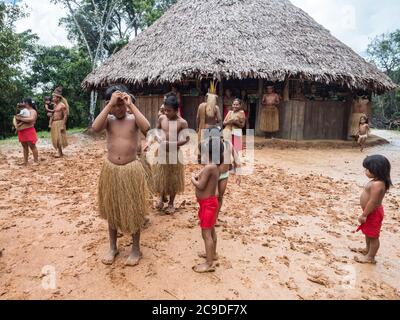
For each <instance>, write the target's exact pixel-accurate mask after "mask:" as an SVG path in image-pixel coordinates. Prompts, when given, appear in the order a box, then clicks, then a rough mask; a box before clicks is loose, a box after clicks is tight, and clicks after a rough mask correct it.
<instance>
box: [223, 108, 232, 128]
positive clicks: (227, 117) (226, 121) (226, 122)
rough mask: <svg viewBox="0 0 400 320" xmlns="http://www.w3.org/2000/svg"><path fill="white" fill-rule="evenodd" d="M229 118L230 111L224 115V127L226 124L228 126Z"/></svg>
mask: <svg viewBox="0 0 400 320" xmlns="http://www.w3.org/2000/svg"><path fill="white" fill-rule="evenodd" d="M230 116H231V111H229V112H228V114H227V115H226V117H225V119H224V123H223V124H224V126H227V125H228V124H230V123H231V122H230V121H228V119H229V118H230Z"/></svg>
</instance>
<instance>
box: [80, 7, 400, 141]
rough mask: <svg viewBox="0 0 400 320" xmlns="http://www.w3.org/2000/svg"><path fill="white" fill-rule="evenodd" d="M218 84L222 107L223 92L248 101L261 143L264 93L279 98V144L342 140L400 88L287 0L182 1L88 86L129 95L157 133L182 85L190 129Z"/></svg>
mask: <svg viewBox="0 0 400 320" xmlns="http://www.w3.org/2000/svg"><path fill="white" fill-rule="evenodd" d="M212 79H217V80H218V81H219V85H218V87H219V89H218V90H219V95H220V97H219V98H220V103H219V104H220V106H221V107H222V104H223V102H222V97H223V94H224V91H225V90H226V89H231V91H232V92H233V94H234V96H238V97H243V96H245V98H246V103H247V105H248V107H249V110H248V117H249V128H251V129H255V130H256V133H257V134H263V133H262V132H261V131H260V130H259V128H260V126H259V118H260V117H259V115H260V110H261V100H262V96H263V94H264V89H265V87H266V85H267V84H273V85H274V86H275V90H276V92H278V93H279V94H280V95H281V96H282V97H283V99H282V102H281V104H280V106H279V110H280V111H279V112H280V131H279V133H278V137H281V138H284V139H294V140H311V139H346V138H347V135H348V126H349V121H350V118H351V113H352V112H353V110H352V108H353V107H354V104H355V102H354V101H355V100H356V98H357V97H358V96H367V97H371V95H372V94H383V93H385V92H387V91H389V90H392V89H394V88H395V87H396V86H395V84H394V83H393V82H392V81H391V80H390V79H389V77H387V76H386V75H385V74H384V73H382V72H381V71H379V70H378V69H377V68H376V67H375V66H373V65H371V64H369V63H367V62H366V61H365V60H364V59H363V58H362V57H360V56H359V55H358V54H356V53H355V52H354V51H353V50H352V49H350V48H349V47H348V46H346V45H345V44H343V43H342V42H340V41H339V40H337V39H336V38H335V37H333V36H332V35H331V33H330V32H329V31H328V30H326V29H325V28H324V27H323V26H321V25H319V24H318V23H317V22H315V21H314V20H313V19H312V18H311V17H310V16H309V15H308V14H307V13H305V12H304V11H302V10H301V9H299V8H297V7H295V6H294V5H292V4H291V3H290V2H289V1H288V0H245V1H244V0H218V1H216V0H180V1H178V2H177V4H175V5H174V6H172V7H171V8H170V9H169V10H168V11H167V12H166V13H165V14H164V15H163V16H162V17H161V18H160V19H159V20H158V21H156V22H155V23H154V24H153V25H152V26H151V27H150V28H148V29H147V30H145V31H144V32H143V33H141V34H140V35H139V36H138V37H136V38H135V39H134V40H133V41H131V42H130V43H129V44H128V45H126V46H125V47H124V48H123V49H122V50H121V51H119V52H117V53H116V54H114V55H113V56H111V57H110V58H109V59H108V60H107V61H106V62H105V63H104V64H103V65H102V66H100V67H99V68H98V69H96V70H95V71H94V72H92V73H91V74H89V75H88V76H87V78H86V79H85V80H84V81H83V84H82V86H83V87H84V88H85V89H88V90H89V89H93V88H95V89H99V90H101V89H102V88H104V87H106V86H108V85H110V84H113V83H124V84H126V85H128V86H130V88H131V89H132V91H133V92H134V93H135V95H136V96H137V97H138V105H139V107H140V109H141V110H142V111H143V112H144V114H145V115H146V117H147V118H148V119H149V120H150V122H151V123H152V125H153V126H154V125H155V123H156V120H157V112H158V108H159V107H160V105H161V104H162V102H163V95H164V94H165V93H166V92H168V91H170V89H171V85H172V84H176V85H177V86H178V88H179V91H180V92H181V94H182V96H183V117H184V118H186V119H187V120H188V122H189V125H190V126H191V127H192V128H194V127H195V116H196V113H197V108H198V106H199V104H200V103H202V102H203V101H204V99H205V97H204V96H205V94H206V92H207V89H208V85H209V82H210V80H212ZM354 112H355V111H354Z"/></svg>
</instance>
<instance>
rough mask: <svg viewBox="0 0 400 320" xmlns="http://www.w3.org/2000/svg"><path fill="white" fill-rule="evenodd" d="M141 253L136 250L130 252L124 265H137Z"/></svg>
mask: <svg viewBox="0 0 400 320" xmlns="http://www.w3.org/2000/svg"><path fill="white" fill-rule="evenodd" d="M142 256H143V255H142V253H141V252H139V254H138V253H137V252H132V253H131V254H130V255H129V257H128V259H127V260H126V262H125V265H126V266H127V267H134V266H137V265H138V264H139V261H140V259H141V258H142Z"/></svg>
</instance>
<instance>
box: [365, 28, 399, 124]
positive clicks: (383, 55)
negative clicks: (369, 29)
mask: <svg viewBox="0 0 400 320" xmlns="http://www.w3.org/2000/svg"><path fill="white" fill-rule="evenodd" d="M367 53H368V56H369V58H370V60H371V62H373V63H375V65H376V66H377V67H378V68H380V69H381V70H383V71H384V72H385V73H386V74H387V75H388V76H389V77H390V78H391V79H392V80H393V81H394V82H395V83H396V84H399V85H400V30H396V31H394V32H391V33H387V34H382V35H380V36H378V37H376V38H375V39H374V40H373V41H372V42H371V43H370V45H369V46H368V49H367ZM374 106H375V107H374V122H375V123H377V124H378V126H379V127H386V128H389V129H392V128H400V90H399V89H397V90H393V91H392V92H389V93H387V94H385V95H383V96H380V97H374Z"/></svg>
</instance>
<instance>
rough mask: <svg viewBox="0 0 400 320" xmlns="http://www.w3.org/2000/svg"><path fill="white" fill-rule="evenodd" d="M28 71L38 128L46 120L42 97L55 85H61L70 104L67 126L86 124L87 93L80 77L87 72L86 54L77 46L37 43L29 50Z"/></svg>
mask: <svg viewBox="0 0 400 320" xmlns="http://www.w3.org/2000/svg"><path fill="white" fill-rule="evenodd" d="M30 68H31V72H30V75H29V77H28V80H27V81H28V84H29V86H30V87H31V88H33V89H34V91H35V92H40V94H37V95H36V96H35V98H36V101H37V102H38V107H39V111H40V112H39V121H38V123H37V124H38V128H39V129H42V130H44V129H46V128H47V125H48V119H47V116H46V114H45V111H44V105H43V101H44V97H45V96H51V93H52V90H54V88H55V87H57V86H61V87H62V88H63V95H64V96H65V97H66V98H67V100H68V102H69V104H70V116H69V119H68V126H69V127H70V128H72V127H84V126H86V125H87V119H88V116H89V115H88V109H87V105H88V103H89V100H90V97H89V94H88V93H86V92H84V91H82V89H81V86H80V84H81V82H82V79H83V78H84V77H85V76H86V75H87V74H88V73H89V72H90V71H91V63H90V60H89V58H88V57H87V55H86V54H85V53H84V52H83V51H82V50H79V49H75V48H72V49H70V48H65V47H62V46H54V47H45V46H37V47H36V49H35V51H34V52H33V59H32V63H31V66H30Z"/></svg>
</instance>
